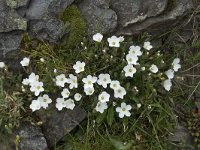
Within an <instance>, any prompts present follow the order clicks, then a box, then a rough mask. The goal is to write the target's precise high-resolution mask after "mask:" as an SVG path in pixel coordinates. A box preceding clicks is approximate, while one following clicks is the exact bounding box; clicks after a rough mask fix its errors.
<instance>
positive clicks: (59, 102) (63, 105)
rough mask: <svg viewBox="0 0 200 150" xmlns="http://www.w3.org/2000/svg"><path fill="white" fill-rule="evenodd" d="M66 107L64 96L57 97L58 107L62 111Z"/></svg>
mask: <svg viewBox="0 0 200 150" xmlns="http://www.w3.org/2000/svg"><path fill="white" fill-rule="evenodd" d="M64 107H66V101H65V100H64V99H63V98H57V99H56V108H57V109H58V110H59V111H61V110H62V109H63V108H64Z"/></svg>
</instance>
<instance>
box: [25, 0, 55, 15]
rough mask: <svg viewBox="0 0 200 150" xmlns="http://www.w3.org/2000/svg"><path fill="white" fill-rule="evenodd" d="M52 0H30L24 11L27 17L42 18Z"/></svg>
mask: <svg viewBox="0 0 200 150" xmlns="http://www.w3.org/2000/svg"><path fill="white" fill-rule="evenodd" d="M52 1H53V0H39V1H38V0H31V2H30V4H29V8H28V9H27V12H26V17H27V18H28V19H42V18H43V17H44V16H45V15H46V14H47V12H48V7H49V5H50V3H51V2H52Z"/></svg>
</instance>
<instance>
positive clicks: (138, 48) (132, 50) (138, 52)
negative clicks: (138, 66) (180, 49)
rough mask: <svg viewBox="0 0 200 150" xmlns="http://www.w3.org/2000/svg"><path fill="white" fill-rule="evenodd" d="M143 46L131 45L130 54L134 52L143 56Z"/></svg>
mask: <svg viewBox="0 0 200 150" xmlns="http://www.w3.org/2000/svg"><path fill="white" fill-rule="evenodd" d="M140 49H141V47H140V46H134V45H132V46H130V47H129V54H133V55H136V56H141V55H142V52H141V51H140Z"/></svg>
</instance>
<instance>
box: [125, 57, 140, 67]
mask: <svg viewBox="0 0 200 150" xmlns="http://www.w3.org/2000/svg"><path fill="white" fill-rule="evenodd" d="M126 60H127V62H128V64H132V65H136V64H137V61H138V57H137V56H136V55H133V54H127V55H126Z"/></svg>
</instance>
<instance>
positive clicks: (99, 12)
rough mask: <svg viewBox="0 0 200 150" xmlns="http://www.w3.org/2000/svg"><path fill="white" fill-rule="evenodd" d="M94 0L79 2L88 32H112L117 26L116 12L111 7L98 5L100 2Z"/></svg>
mask: <svg viewBox="0 0 200 150" xmlns="http://www.w3.org/2000/svg"><path fill="white" fill-rule="evenodd" d="M95 2H98V1H95ZM95 2H93V0H83V1H82V3H80V4H79V9H80V10H81V12H82V14H83V16H84V18H85V19H86V21H87V23H88V28H89V29H88V33H89V34H94V33H96V32H97V31H98V32H101V33H103V34H105V33H110V32H113V31H114V30H115V28H116V27H117V15H116V13H115V12H114V11H113V10H112V9H104V8H100V7H98V6H99V5H100V4H99V3H95Z"/></svg>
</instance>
